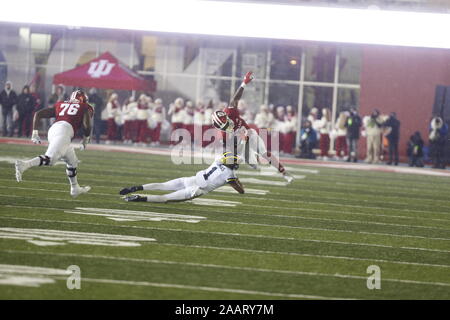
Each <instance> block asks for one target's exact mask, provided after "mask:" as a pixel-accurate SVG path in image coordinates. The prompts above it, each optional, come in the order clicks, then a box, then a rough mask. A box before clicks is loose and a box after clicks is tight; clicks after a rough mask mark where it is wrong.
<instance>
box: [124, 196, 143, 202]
mask: <svg viewBox="0 0 450 320" xmlns="http://www.w3.org/2000/svg"><path fill="white" fill-rule="evenodd" d="M124 200H125V201H127V202H145V201H147V197H142V196H138V195H137V194H135V195H132V196H129V197H126V198H125V199H124Z"/></svg>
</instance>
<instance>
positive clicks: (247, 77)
mask: <svg viewBox="0 0 450 320" xmlns="http://www.w3.org/2000/svg"><path fill="white" fill-rule="evenodd" d="M253 78H254V76H253V72H251V71H249V72H247V73H246V74H245V77H244V80H243V81H242V83H241V85H240V86H239V88H238V89H237V90H236V92H235V93H234V96H233V98H232V99H231V101H230V107H233V108H237V105H238V102H239V100H241V97H242V94H243V93H244V88H245V86H246V85H247V84H248V83H250V81H252V80H253Z"/></svg>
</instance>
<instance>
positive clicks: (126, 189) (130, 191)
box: [119, 186, 144, 195]
mask: <svg viewBox="0 0 450 320" xmlns="http://www.w3.org/2000/svg"><path fill="white" fill-rule="evenodd" d="M141 190H144V188H143V187H142V186H135V187H130V188H123V189H122V190H120V191H119V194H121V195H125V194H129V193H132V192H136V191H141Z"/></svg>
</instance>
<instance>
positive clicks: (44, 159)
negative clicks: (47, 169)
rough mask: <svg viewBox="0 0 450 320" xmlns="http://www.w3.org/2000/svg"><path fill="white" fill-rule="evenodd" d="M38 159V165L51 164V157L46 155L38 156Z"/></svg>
mask: <svg viewBox="0 0 450 320" xmlns="http://www.w3.org/2000/svg"><path fill="white" fill-rule="evenodd" d="M39 160H40V162H39V165H40V166H42V165H44V166H50V165H52V164H53V163H52V160H51V158H50V157H49V156H46V155H42V156H39Z"/></svg>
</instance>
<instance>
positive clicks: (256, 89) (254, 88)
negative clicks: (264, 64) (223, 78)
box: [230, 80, 266, 112]
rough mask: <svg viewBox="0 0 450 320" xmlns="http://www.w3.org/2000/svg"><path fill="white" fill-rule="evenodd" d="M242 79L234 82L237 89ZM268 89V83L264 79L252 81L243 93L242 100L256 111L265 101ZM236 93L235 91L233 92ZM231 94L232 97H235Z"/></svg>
mask: <svg viewBox="0 0 450 320" xmlns="http://www.w3.org/2000/svg"><path fill="white" fill-rule="evenodd" d="M241 83H242V80H236V81H235V82H234V85H235V90H237V89H238V88H239V86H240V85H241ZM265 90H266V83H265V82H263V81H252V83H251V85H248V86H246V87H245V90H244V94H243V95H242V100H244V101H245V103H246V105H247V108H248V109H249V110H250V111H252V112H256V111H257V110H259V106H260V105H262V104H263V103H264V95H265ZM233 94H234V92H233ZM233 94H232V95H231V96H230V99H231V98H232V97H233Z"/></svg>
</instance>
